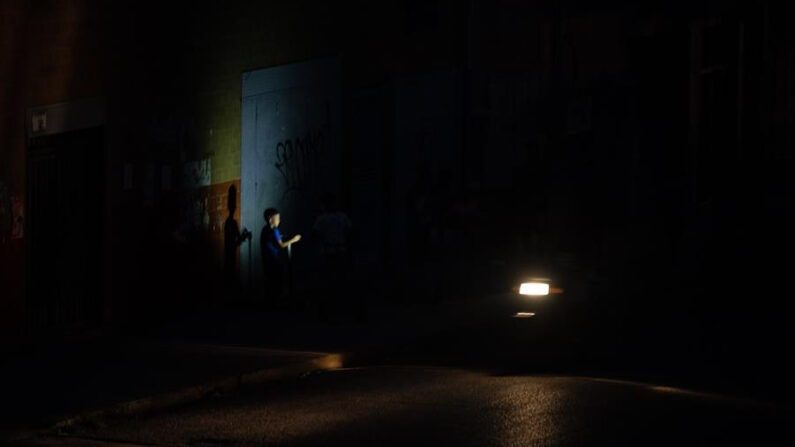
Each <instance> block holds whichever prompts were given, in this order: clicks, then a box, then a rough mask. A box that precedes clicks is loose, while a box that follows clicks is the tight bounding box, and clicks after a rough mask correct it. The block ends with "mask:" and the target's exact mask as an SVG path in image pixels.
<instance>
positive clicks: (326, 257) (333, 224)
mask: <svg viewBox="0 0 795 447" xmlns="http://www.w3.org/2000/svg"><path fill="white" fill-rule="evenodd" d="M325 202H326V203H325V206H324V208H323V212H322V213H321V214H320V215H319V216H318V217H317V219H315V224H314V225H313V227H312V229H313V231H314V232H315V235H316V237H317V240H318V241H319V243H320V253H321V255H322V256H323V264H324V265H323V267H324V269H325V273H326V281H325V282H326V284H327V285H328V286H330V287H331V291H330V292H331V293H329V294H328V295H330V297H331V298H332V299H333V301H334V307H339V306H340V305H341V304H342V302H343V301H344V300H343V299H344V298H345V292H346V291H345V283H346V282H347V279H348V267H349V265H350V263H351V259H350V249H349V248H350V231H351V227H352V224H351V220H350V219H349V218H348V216H347V215H346V214H345V213H344V212H343V211H342V210H341V209H340V208H339V206H338V204H337V199H336V197H334V196H333V195H329V196H328V197H326V200H325ZM328 305H329V303H328V300H324V302H323V303H321V309H320V313H321V318H325V317H326V316H327V314H328V310H329V309H328Z"/></svg>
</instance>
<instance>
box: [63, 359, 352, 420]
mask: <svg viewBox="0 0 795 447" xmlns="http://www.w3.org/2000/svg"><path fill="white" fill-rule="evenodd" d="M312 354H315V353H312ZM317 354H318V355H319V356H318V357H315V358H312V359H311V360H304V361H300V362H297V363H292V364H288V365H283V366H278V367H274V368H265V369H261V370H258V371H254V372H250V373H245V374H238V375H235V376H231V377H227V378H224V379H219V380H213V381H210V382H207V383H204V384H201V385H196V386H191V387H187V388H183V389H181V390H178V391H174V392H170V393H164V394H159V395H154V396H148V397H142V398H139V399H134V400H130V401H127V402H122V403H119V404H115V405H112V406H110V407H107V408H104V409H100V410H90V411H87V412H83V413H79V414H77V415H75V416H71V417H68V418H66V419H63V420H61V421H59V422H57V423H55V424H54V425H53V426H52V427H51V428H52V429H53V430H56V431H58V432H68V431H70V429H71V428H73V427H75V426H79V425H82V424H98V423H101V421H102V420H105V419H109V418H113V417H121V416H134V415H142V414H146V413H150V412H155V411H160V410H165V409H168V408H172V407H175V406H179V405H184V404H187V403H191V402H196V401H199V400H201V399H204V398H206V397H208V396H212V395H215V394H228V393H232V392H236V391H239V390H240V389H242V388H244V387H252V386H256V385H262V384H265V383H267V382H270V381H274V380H279V379H285V378H289V377H297V376H300V375H302V374H307V373H311V372H314V371H321V370H331V369H337V368H340V367H342V366H343V365H344V363H345V360H347V359H348V357H349V356H348V355H347V354H341V353H338V354H321V353H317Z"/></svg>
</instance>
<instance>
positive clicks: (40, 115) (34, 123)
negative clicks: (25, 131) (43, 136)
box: [30, 112, 47, 133]
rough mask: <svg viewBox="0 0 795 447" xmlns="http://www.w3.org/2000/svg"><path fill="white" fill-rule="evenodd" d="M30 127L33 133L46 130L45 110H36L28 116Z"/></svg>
mask: <svg viewBox="0 0 795 447" xmlns="http://www.w3.org/2000/svg"><path fill="white" fill-rule="evenodd" d="M30 129H31V131H32V132H33V133H41V132H46V131H47V112H36V113H34V114H32V115H31V116H30Z"/></svg>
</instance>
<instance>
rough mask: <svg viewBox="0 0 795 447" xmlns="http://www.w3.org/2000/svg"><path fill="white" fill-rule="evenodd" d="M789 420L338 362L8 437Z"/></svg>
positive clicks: (509, 434) (663, 433)
mask: <svg viewBox="0 0 795 447" xmlns="http://www.w3.org/2000/svg"><path fill="white" fill-rule="evenodd" d="M793 422H795V413H793V411H792V410H788V409H783V408H780V407H776V406H771V405H768V404H760V403H756V402H753V401H747V400H739V399H733V398H727V397H722V396H718V395H711V394H705V393H697V392H691V391H687V390H683V389H677V388H670V387H664V386H655V385H649V384H644V383H635V382H623V381H612V380H602V379H593V378H587V377H566V376H527V375H493V374H486V373H479V372H472V371H464V370H457V369H450V368H424V367H423V368H420V367H377V368H353V369H344V368H343V369H337V370H333V371H327V372H321V373H317V374H311V375H308V376H304V377H302V378H295V379H286V380H284V381H281V382H272V383H271V384H270V385H269V386H266V387H265V388H263V389H262V390H260V391H259V392H257V393H251V394H246V395H241V396H237V397H230V398H227V399H222V400H218V401H213V402H200V403H196V404H193V405H187V406H184V407H181V408H174V409H171V410H168V411H165V412H162V413H158V414H156V415H147V416H141V417H135V418H120V419H116V420H110V421H107V422H106V424H104V425H102V426H78V427H75V429H74V431H73V432H72V433H71V435H70V436H69V437H42V438H39V439H35V440H29V441H28V442H27V443H21V444H18V445H28V446H34V445H76V444H74V442H75V441H79V440H85V441H86V442H99V441H107V442H109V443H121V442H124V443H132V444H134V445H199V446H217V445H279V446H308V445H346V446H351V445H382V446H384V445H401V446H402V445H417V444H420V445H430V444H436V445H457V446H469V445H472V446H581V445H613V446H619V445H628V446H629V445H631V446H637V445H674V444H675V445H793V442H795V432H793V431H792V430H791V427H792V426H793ZM47 443H49V444H47ZM70 443H72V444H70ZM86 445H91V444H86ZM98 445H104V444H98ZM110 445H114V444H110Z"/></svg>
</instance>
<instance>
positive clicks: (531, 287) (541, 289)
mask: <svg viewBox="0 0 795 447" xmlns="http://www.w3.org/2000/svg"><path fill="white" fill-rule="evenodd" d="M519 294H520V295H530V296H545V295H549V284H547V283H544V282H523V283H522V285H521V286H519Z"/></svg>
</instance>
